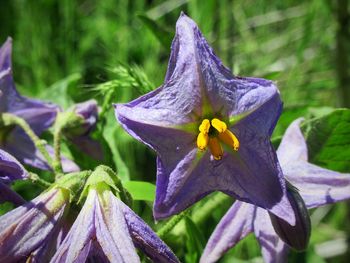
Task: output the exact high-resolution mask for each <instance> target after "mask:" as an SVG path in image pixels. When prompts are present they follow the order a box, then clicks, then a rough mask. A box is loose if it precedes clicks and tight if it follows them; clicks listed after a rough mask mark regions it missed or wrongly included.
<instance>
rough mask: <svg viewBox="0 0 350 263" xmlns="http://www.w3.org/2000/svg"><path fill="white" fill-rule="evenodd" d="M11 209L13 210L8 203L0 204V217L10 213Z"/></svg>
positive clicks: (11, 205)
mask: <svg viewBox="0 0 350 263" xmlns="http://www.w3.org/2000/svg"><path fill="white" fill-rule="evenodd" d="M13 208H15V206H14V205H13V204H12V203H10V202H4V203H2V204H0V216H2V215H4V214H6V213H7V212H9V211H11V210H12V209H13Z"/></svg>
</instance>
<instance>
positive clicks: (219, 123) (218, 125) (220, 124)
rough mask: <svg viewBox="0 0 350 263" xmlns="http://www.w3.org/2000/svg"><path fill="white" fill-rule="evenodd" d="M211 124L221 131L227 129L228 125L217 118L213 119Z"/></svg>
mask: <svg viewBox="0 0 350 263" xmlns="http://www.w3.org/2000/svg"><path fill="white" fill-rule="evenodd" d="M211 125H212V126H213V127H214V128H215V129H216V130H217V131H218V132H220V133H222V132H224V131H226V130H227V125H226V123H224V122H223V121H220V120H219V119H217V118H214V119H212V120H211Z"/></svg>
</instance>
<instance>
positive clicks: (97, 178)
mask: <svg viewBox="0 0 350 263" xmlns="http://www.w3.org/2000/svg"><path fill="white" fill-rule="evenodd" d="M101 187H103V188H104V189H107V188H109V189H110V190H111V191H112V192H113V193H114V194H115V195H116V196H119V197H120V199H122V201H124V202H125V203H126V204H127V205H128V206H131V205H132V197H131V195H130V193H129V192H128V191H127V190H126V189H125V188H124V187H123V185H122V183H121V181H120V179H119V177H118V175H117V173H116V172H114V171H113V170H112V169H111V168H110V167H108V166H105V165H99V166H97V167H96V169H95V170H94V171H93V172H92V173H91V175H90V177H89V178H88V180H87V181H86V183H85V186H84V189H83V191H82V193H81V195H80V198H79V201H78V203H80V202H81V201H82V200H83V199H84V198H85V197H86V196H87V194H88V192H89V189H90V188H94V189H96V190H98V189H100V188H101Z"/></svg>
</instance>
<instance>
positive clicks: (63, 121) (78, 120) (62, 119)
mask: <svg viewBox="0 0 350 263" xmlns="http://www.w3.org/2000/svg"><path fill="white" fill-rule="evenodd" d="M84 121H85V120H84V118H83V117H82V116H80V115H78V114H76V113H75V112H74V110H73V109H68V110H67V111H64V112H59V113H58V114H57V118H56V121H55V128H57V127H60V128H61V129H63V130H65V129H74V128H77V127H80V126H81V125H83V124H84Z"/></svg>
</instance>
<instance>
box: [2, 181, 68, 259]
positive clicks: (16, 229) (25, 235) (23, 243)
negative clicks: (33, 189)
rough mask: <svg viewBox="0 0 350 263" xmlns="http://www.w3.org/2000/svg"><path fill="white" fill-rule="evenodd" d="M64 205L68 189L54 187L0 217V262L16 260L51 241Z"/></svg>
mask: <svg viewBox="0 0 350 263" xmlns="http://www.w3.org/2000/svg"><path fill="white" fill-rule="evenodd" d="M68 204H69V192H68V190H66V189H63V188H60V187H55V188H52V189H51V190H49V191H47V192H45V193H43V194H41V195H40V196H38V197H37V198H35V199H34V200H32V201H31V202H28V203H26V204H24V205H22V206H20V207H18V208H16V209H14V210H12V211H10V212H8V213H7V214H5V215H3V216H1V217H0V262H18V261H19V260H21V259H25V258H27V257H29V256H31V254H32V253H33V252H35V251H36V250H40V248H41V247H42V246H45V245H46V244H47V243H49V242H51V239H50V237H52V234H53V233H54V232H56V231H57V230H58V229H59V228H60V226H61V223H62V218H63V215H64V213H65V211H66V209H67V208H68Z"/></svg>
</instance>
